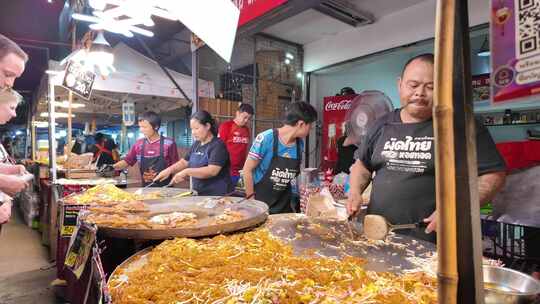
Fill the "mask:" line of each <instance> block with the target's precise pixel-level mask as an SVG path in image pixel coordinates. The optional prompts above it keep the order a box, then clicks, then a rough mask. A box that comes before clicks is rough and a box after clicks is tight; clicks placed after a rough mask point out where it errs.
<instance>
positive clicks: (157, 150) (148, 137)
mask: <svg viewBox="0 0 540 304" xmlns="http://www.w3.org/2000/svg"><path fill="white" fill-rule="evenodd" d="M160 126H161V118H160V117H159V116H158V115H157V114H156V113H155V112H152V111H149V112H146V113H143V114H141V115H140V116H139V129H140V132H141V133H142V134H143V135H144V138H141V139H139V140H137V142H135V145H133V147H131V149H130V151H129V152H128V154H127V155H126V157H125V158H124V159H123V160H121V161H119V162H117V163H116V164H114V166H113V167H114V168H115V169H117V170H122V169H124V168H126V167H128V166H133V165H135V163H137V162H138V163H139V171H140V174H141V181H142V186H143V187H144V186H147V185H149V184H150V183H152V181H153V180H154V178H155V177H156V176H157V175H158V174H159V173H160V172H162V171H163V170H165V168H167V167H169V166H171V165H172V164H174V163H176V162H177V161H178V150H177V148H176V143H175V142H174V140H173V139H172V138H169V137H164V136H163V135H161V134H159V133H158V131H159V127H160ZM170 182H171V178H166V179H163V180H161V181H158V182H155V183H154V184H152V187H161V186H165V185H168V184H169V183H170Z"/></svg>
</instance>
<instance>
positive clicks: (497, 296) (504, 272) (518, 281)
mask: <svg viewBox="0 0 540 304" xmlns="http://www.w3.org/2000/svg"><path fill="white" fill-rule="evenodd" d="M538 294H540V281H538V280H537V279H535V278H533V277H531V276H529V275H527V274H524V273H521V272H519V271H516V270H513V269H509V268H504V267H498V266H487V265H485V266H484V299H485V300H484V301H485V303H486V304H500V303H506V304H525V303H533V302H534V301H535V299H536V298H537V295H538Z"/></svg>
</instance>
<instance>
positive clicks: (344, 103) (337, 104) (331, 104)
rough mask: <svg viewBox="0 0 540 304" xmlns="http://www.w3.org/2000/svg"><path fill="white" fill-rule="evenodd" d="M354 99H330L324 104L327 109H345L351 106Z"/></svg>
mask: <svg viewBox="0 0 540 304" xmlns="http://www.w3.org/2000/svg"><path fill="white" fill-rule="evenodd" d="M351 104H352V100H350V99H345V100H341V101H328V103H327V104H326V105H325V106H324V110H325V111H343V110H349V109H350V108H351Z"/></svg>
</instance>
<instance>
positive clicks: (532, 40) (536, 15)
mask: <svg viewBox="0 0 540 304" xmlns="http://www.w3.org/2000/svg"><path fill="white" fill-rule="evenodd" d="M514 5H515V8H516V14H515V21H516V58H518V59H522V58H526V57H530V56H534V55H538V54H540V47H539V45H538V44H539V43H540V0H515V2H514Z"/></svg>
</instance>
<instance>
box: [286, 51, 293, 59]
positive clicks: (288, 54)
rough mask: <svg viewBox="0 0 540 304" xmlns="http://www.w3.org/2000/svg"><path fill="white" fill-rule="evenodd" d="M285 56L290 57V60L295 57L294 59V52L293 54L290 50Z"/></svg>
mask: <svg viewBox="0 0 540 304" xmlns="http://www.w3.org/2000/svg"><path fill="white" fill-rule="evenodd" d="M285 57H287V58H289V59H290V60H293V59H294V56H293V54H291V53H289V52H287V53H286V54H285Z"/></svg>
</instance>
